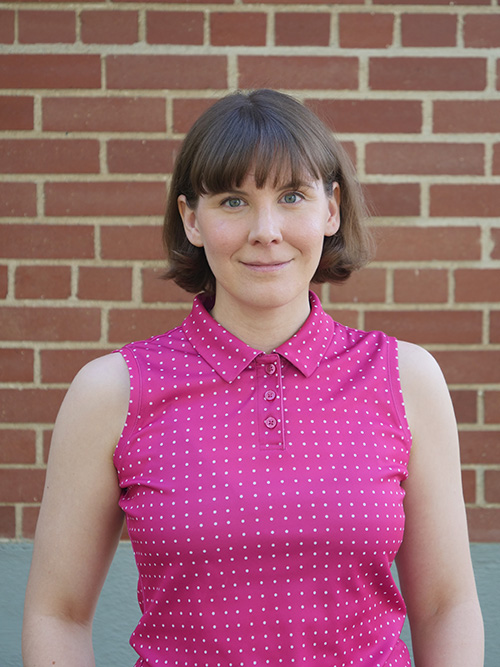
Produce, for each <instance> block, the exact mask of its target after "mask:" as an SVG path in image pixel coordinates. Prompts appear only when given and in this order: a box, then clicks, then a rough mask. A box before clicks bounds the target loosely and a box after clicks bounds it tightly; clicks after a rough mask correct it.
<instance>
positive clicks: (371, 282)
mask: <svg viewBox="0 0 500 667" xmlns="http://www.w3.org/2000/svg"><path fill="white" fill-rule="evenodd" d="M385 285H386V271H385V269H364V271H359V272H357V273H353V274H352V276H351V277H350V278H349V280H348V281H347V282H346V283H344V284H342V285H331V286H330V291H329V294H330V297H329V298H330V301H333V302H334V303H335V302H339V303H347V302H349V303H383V302H384V301H385V289H386V287H385Z"/></svg>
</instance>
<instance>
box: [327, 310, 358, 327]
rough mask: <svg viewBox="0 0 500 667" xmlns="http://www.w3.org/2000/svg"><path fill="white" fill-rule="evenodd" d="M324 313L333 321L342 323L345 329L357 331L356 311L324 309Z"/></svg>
mask: <svg viewBox="0 0 500 667" xmlns="http://www.w3.org/2000/svg"><path fill="white" fill-rule="evenodd" d="M325 312H326V313H327V314H328V315H330V317H331V318H332V319H333V320H335V322H342V324H345V326H347V327H353V328H354V329H359V313H358V311H357V310H348V309H347V308H325Z"/></svg>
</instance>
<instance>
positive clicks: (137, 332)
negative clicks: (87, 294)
mask: <svg viewBox="0 0 500 667" xmlns="http://www.w3.org/2000/svg"><path fill="white" fill-rule="evenodd" d="M190 310H191V309H185V308H182V309H175V310H166V309H165V308H161V309H160V310H156V309H155V310H153V309H145V308H144V309H142V310H137V309H136V310H111V311H110V312H109V340H110V341H111V342H113V343H116V344H119V343H125V342H128V341H131V340H143V339H145V338H149V337H150V336H156V335H158V334H162V333H164V332H165V331H168V330H169V329H172V328H174V327H176V326H178V325H179V324H180V323H181V322H182V321H183V320H184V318H185V317H186V316H187V315H189V312H190Z"/></svg>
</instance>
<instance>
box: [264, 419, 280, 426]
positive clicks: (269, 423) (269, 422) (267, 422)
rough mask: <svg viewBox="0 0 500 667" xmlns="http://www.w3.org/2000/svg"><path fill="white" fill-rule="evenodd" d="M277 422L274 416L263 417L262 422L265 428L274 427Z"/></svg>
mask: <svg viewBox="0 0 500 667" xmlns="http://www.w3.org/2000/svg"><path fill="white" fill-rule="evenodd" d="M277 423H278V422H277V421H276V419H275V418H274V417H266V418H265V419H264V424H265V425H266V426H267V428H274V427H275V426H276V424H277Z"/></svg>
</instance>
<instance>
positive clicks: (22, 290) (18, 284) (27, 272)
mask: <svg viewBox="0 0 500 667" xmlns="http://www.w3.org/2000/svg"><path fill="white" fill-rule="evenodd" d="M15 276H16V277H15V296H16V298H17V299H67V298H68V297H70V296H71V268H70V267H69V266H18V267H17V269H16V274H15Z"/></svg>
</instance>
